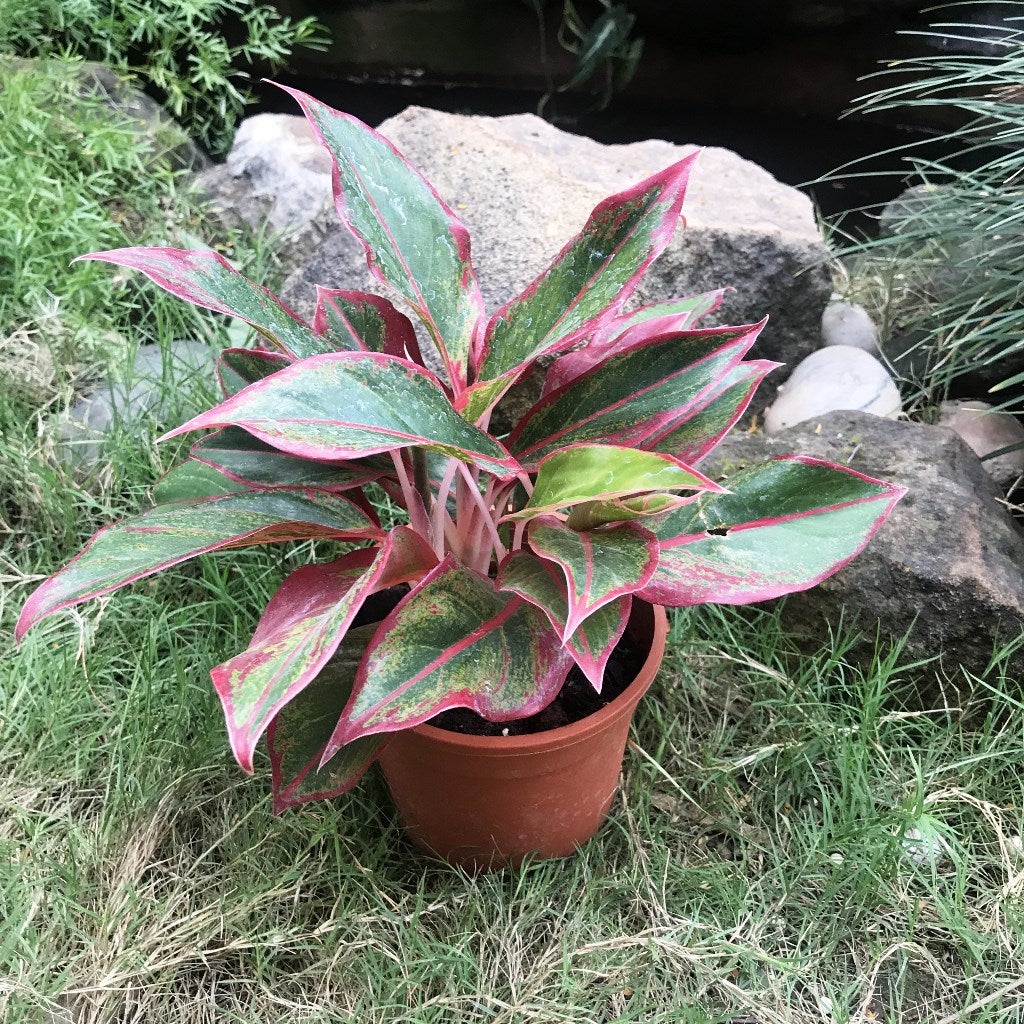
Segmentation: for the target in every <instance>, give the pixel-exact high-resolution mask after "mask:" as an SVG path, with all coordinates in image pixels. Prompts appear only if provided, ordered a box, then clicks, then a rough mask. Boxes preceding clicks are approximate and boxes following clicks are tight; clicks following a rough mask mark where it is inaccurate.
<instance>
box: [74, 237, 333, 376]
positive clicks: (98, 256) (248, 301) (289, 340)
mask: <svg viewBox="0 0 1024 1024" xmlns="http://www.w3.org/2000/svg"><path fill="white" fill-rule="evenodd" d="M79 259H83V260H101V261H103V262H104V263H113V264H115V265H116V266H119V267H128V268H129V269H131V270H139V271H141V272H142V273H143V274H145V275H146V277H148V278H149V279H150V280H151V281H153V282H154V283H155V284H158V285H159V286H160V287H161V288H163V289H164V291H167V292H170V293H171V294H172V295H176V296H177V297H178V298H179V299H185V300H186V301H187V302H191V303H192V304H193V305H196V306H202V307H203V309H212V310H213V311H214V312H215V313H225V314H226V315H228V316H233V317H237V318H238V319H239V320H244V321H245V322H246V323H247V324H251V325H252V326H253V327H255V328H256V330H257V331H259V333H260V334H261V335H263V337H264V339H266V340H267V341H269V342H270V343H271V344H272V345H273V346H274V347H276V348H280V349H281V350H282V351H283V352H284V353H286V354H287V355H290V356H293V357H294V358H296V359H303V358H305V357H306V356H311V355H316V354H317V353H320V352H325V351H330V349H329V347H328V346H327V345H325V343H324V342H322V341H321V340H320V339H318V338H317V336H316V335H315V334H314V333H313V331H312V329H311V328H310V326H309V325H308V324H307V323H305V322H304V321H303V320H302V319H301V318H300V317H298V316H297V315H296V314H295V313H293V312H292V311H291V310H290V309H289V308H288V307H287V306H286V305H285V304H284V303H283V302H282V301H281V300H280V299H279V298H278V297H277V296H276V295H274V294H273V293H272V292H271V291H269V290H268V289H266V288H264V287H263V286H262V285H259V284H256V283H255V282H253V281H250V280H249V279H248V278H247V277H244V276H243V275H242V274H240V273H239V272H238V271H237V270H235V268H234V267H233V266H231V264H230V263H228V261H227V260H226V259H224V257H223V256H221V255H220V253H217V252H212V251H210V250H205V249H191V250H190V249H166V248H156V247H152V248H132V249H110V250H108V251H107V252H93V253H89V255H87V256H80V257H79Z"/></svg>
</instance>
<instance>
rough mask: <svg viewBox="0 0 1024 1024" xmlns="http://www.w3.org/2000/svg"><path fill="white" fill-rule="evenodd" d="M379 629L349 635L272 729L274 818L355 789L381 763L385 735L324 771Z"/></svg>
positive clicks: (351, 748) (367, 740) (341, 754)
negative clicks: (327, 752) (333, 737)
mask: <svg viewBox="0 0 1024 1024" xmlns="http://www.w3.org/2000/svg"><path fill="white" fill-rule="evenodd" d="M376 628H377V624H376V623H375V622H374V623H371V624H370V625H368V626H358V627H356V628H355V629H350V630H349V631H348V632H347V633H346V634H345V640H344V643H343V644H342V646H341V648H340V649H339V650H338V651H337V652H336V653H335V654H334V657H333V658H331V660H330V661H329V662H328V663H327V664H326V665H325V666H324V667H323V668H322V669H321V670H320V673H319V675H317V677H316V679H314V680H313V681H312V682H311V683H310V684H309V685H308V686H307V687H306V688H305V689H304V690H303V691H302V692H301V693H300V694H299V695H298V696H296V697H295V698H293V699H292V700H291V701H289V703H288V704H286V705H285V706H284V707H283V708H282V709H281V710H280V711H279V712H278V713H277V715H276V717H275V718H274V720H273V721H272V722H271V723H270V726H269V728H268V729H267V748H268V749H269V751H270V770H271V778H272V782H273V788H274V813H275V814H280V813H281V812H282V811H284V810H287V809H288V808H289V807H299V806H300V805H301V804H305V803H308V802H309V801H310V800H325V799H328V798H329V797H332V796H339V795H340V794H341V793H344V792H346V791H347V790H349V789H351V788H352V787H353V786H354V785H355V784H356V783H357V782H358V781H359V780H360V779H361V778H362V777H363V775H364V773H365V772H366V769H367V768H369V767H370V765H371V764H372V763H373V762H374V761H375V760H376V758H377V755H378V754H379V753H380V751H381V748H382V747H383V746H384V744H385V743H386V742H387V737H386V736H367V737H364V738H363V739H359V740H355V741H353V742H352V743H348V744H346V745H345V746H344V747H342V748H341V749H340V750H338V751H337V752H336V753H335V754H334V756H333V757H332V758H331V760H330V762H329V763H328V764H326V765H324V766H323V767H322V768H319V767H318V765H319V764H320V759H321V758H322V757H323V756H324V751H325V750H326V748H327V741H328V740H329V739H330V737H331V733H332V732H334V727H335V725H337V723H338V716H339V715H340V714H341V712H342V710H343V709H344V707H345V705H346V704H347V703H348V699H349V697H350V696H351V694H352V684H353V682H354V681H355V676H356V669H357V668H358V667H359V663H360V661H362V660H363V655H364V654H365V653H366V645H367V644H368V643H369V641H370V638H371V637H372V636H373V634H374V631H375V630H376Z"/></svg>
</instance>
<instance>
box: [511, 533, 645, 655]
mask: <svg viewBox="0 0 1024 1024" xmlns="http://www.w3.org/2000/svg"><path fill="white" fill-rule="evenodd" d="M528 537H529V540H530V547H531V548H533V550H534V552H535V553H536V554H537V555H539V556H540V557H541V558H545V559H548V560H550V561H552V562H555V563H557V564H558V565H559V566H560V567H561V569H562V572H563V573H564V574H565V580H566V583H567V585H568V614H567V615H566V620H565V627H564V629H563V631H562V634H561V635H562V639H563V640H567V639H568V638H569V637H571V636H572V635H573V634H574V633H575V632H576V630H577V628H578V627H579V625H580V623H582V622H583V621H584V620H585V619H586V618H587V617H588V616H590V615H593V614H594V612H596V611H597V610H598V609H599V608H601V607H602V606H604V605H606V604H609V603H610V602H612V601H617V600H619V599H620V598H623V597H626V596H627V595H629V594H632V593H635V592H636V591H638V590H641V589H642V588H643V587H644V586H646V585H647V584H648V583H649V582H650V580H651V577H652V576H653V575H654V570H655V569H656V568H657V565H658V541H657V539H656V538H655V536H654V535H653V534H652V533H651V532H650V531H649V530H646V529H644V528H643V527H641V526H638V525H636V524H635V523H620V524H618V525H616V526H609V527H603V528H602V529H599V530H586V531H583V532H577V531H575V530H571V529H569V527H568V526H566V525H565V524H564V523H562V522H560V521H559V520H558V519H556V518H555V517H554V516H541V517H540V518H538V519H534V520H532V521H531V522H530V525H529V527H528Z"/></svg>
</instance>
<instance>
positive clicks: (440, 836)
mask: <svg viewBox="0 0 1024 1024" xmlns="http://www.w3.org/2000/svg"><path fill="white" fill-rule="evenodd" d="M627 628H628V629H629V631H630V634H631V635H632V636H633V637H634V639H635V640H636V641H637V643H639V644H640V645H641V648H643V647H646V646H649V648H650V651H649V654H648V655H647V658H646V660H645V661H644V663H643V665H642V666H641V668H640V671H639V673H638V674H637V676H636V678H635V679H634V680H633V682H632V683H630V685H629V686H628V687H627V688H626V690H625V691H624V692H623V693H622V694H620V696H618V697H617V698H616V699H615V700H613V701H612V702H611V703H610V704H608V705H606V706H605V707H603V708H602V709H601V710H600V711H597V712H595V713H594V714H592V715H589V716H588V717H586V718H583V719H581V720H580V721H578V722H574V723H572V724H571V725H566V726H562V727H561V728H558V729H551V730H549V731H547V732H541V733H534V734H532V735H527V736H465V735H463V734H461V733H454V732H448V731H447V730H444V729H438V728H436V727H435V726H431V725H421V726H419V727H418V728H416V729H410V730H408V731H406V732H401V733H396V734H395V736H394V737H393V738H392V739H391V741H390V742H389V743H388V745H387V746H386V747H385V748H384V750H383V751H382V753H381V755H380V764H381V767H382V768H383V770H384V775H385V777H386V778H387V781H388V785H389V786H390V787H391V793H392V796H393V797H394V801H395V805H396V807H397V808H398V813H399V816H400V818H401V821H402V824H403V825H404V827H405V829H406V831H407V833H408V835H409V838H410V839H411V840H412V841H413V842H414V843H416V845H417V846H420V847H421V848H423V849H424V850H427V851H428V852H429V853H432V854H434V855H435V856H438V857H441V858H443V859H444V860H447V861H448V862H450V863H452V864H458V865H461V866H463V867H469V868H475V869H480V868H483V869H489V868H497V867H501V866H503V865H505V864H517V863H519V862H520V861H521V860H522V859H523V858H524V857H525V856H527V855H528V854H532V855H536V856H540V857H565V856H568V855H569V854H571V853H573V852H574V851H575V850H576V848H577V847H578V846H580V845H581V844H582V843H585V842H586V841H587V840H588V839H590V838H591V836H593V835H594V833H595V832H596V831H597V829H598V828H599V827H600V825H601V823H602V822H603V821H604V818H605V815H606V814H607V813H608V809H609V807H610V806H611V803H612V798H613V797H614V795H615V788H616V786H617V784H618V778H619V770H620V768H621V766H622V757H623V753H624V751H625V747H626V737H627V735H628V733H629V723H630V721H631V719H632V717H633V711H634V709H635V708H636V705H637V703H638V702H639V700H640V698H641V697H642V696H643V695H644V693H646V691H647V688H648V687H649V686H650V685H651V682H652V681H653V680H654V677H655V675H656V674H657V671H658V668H659V667H660V665H661V659H662V655H663V653H664V650H665V636H666V633H667V631H668V624H667V619H666V616H665V610H664V609H663V608H658V607H652V606H651V605H649V604H644V603H642V602H636V603H635V604H634V606H633V613H632V615H631V616H630V621H629V625H628V627H627Z"/></svg>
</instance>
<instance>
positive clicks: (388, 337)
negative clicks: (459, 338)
mask: <svg viewBox="0 0 1024 1024" xmlns="http://www.w3.org/2000/svg"><path fill="white" fill-rule="evenodd" d="M313 330H314V332H315V333H316V334H317V335H318V336H319V337H321V338H323V339H325V340H327V341H329V342H330V343H331V345H332V346H333V348H334V349H335V350H336V351H338V352H384V353H385V354H387V355H389V356H398V357H399V358H400V359H411V360H412V361H413V362H414V363H420V364H422V362H423V357H422V356H421V355H420V349H419V344H418V343H417V341H416V332H415V331H414V330H413V326H412V322H411V321H410V320H409V318H408V317H407V316H406V315H405V314H404V313H400V312H399V311H398V310H397V309H395V307H394V304H393V303H391V302H389V301H388V300H387V299H385V298H384V297H383V296H381V295H372V294H370V293H369V292H351V291H335V290H332V289H329V288H321V287H320V286H319V285H317V289H316V312H315V313H314V314H313Z"/></svg>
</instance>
